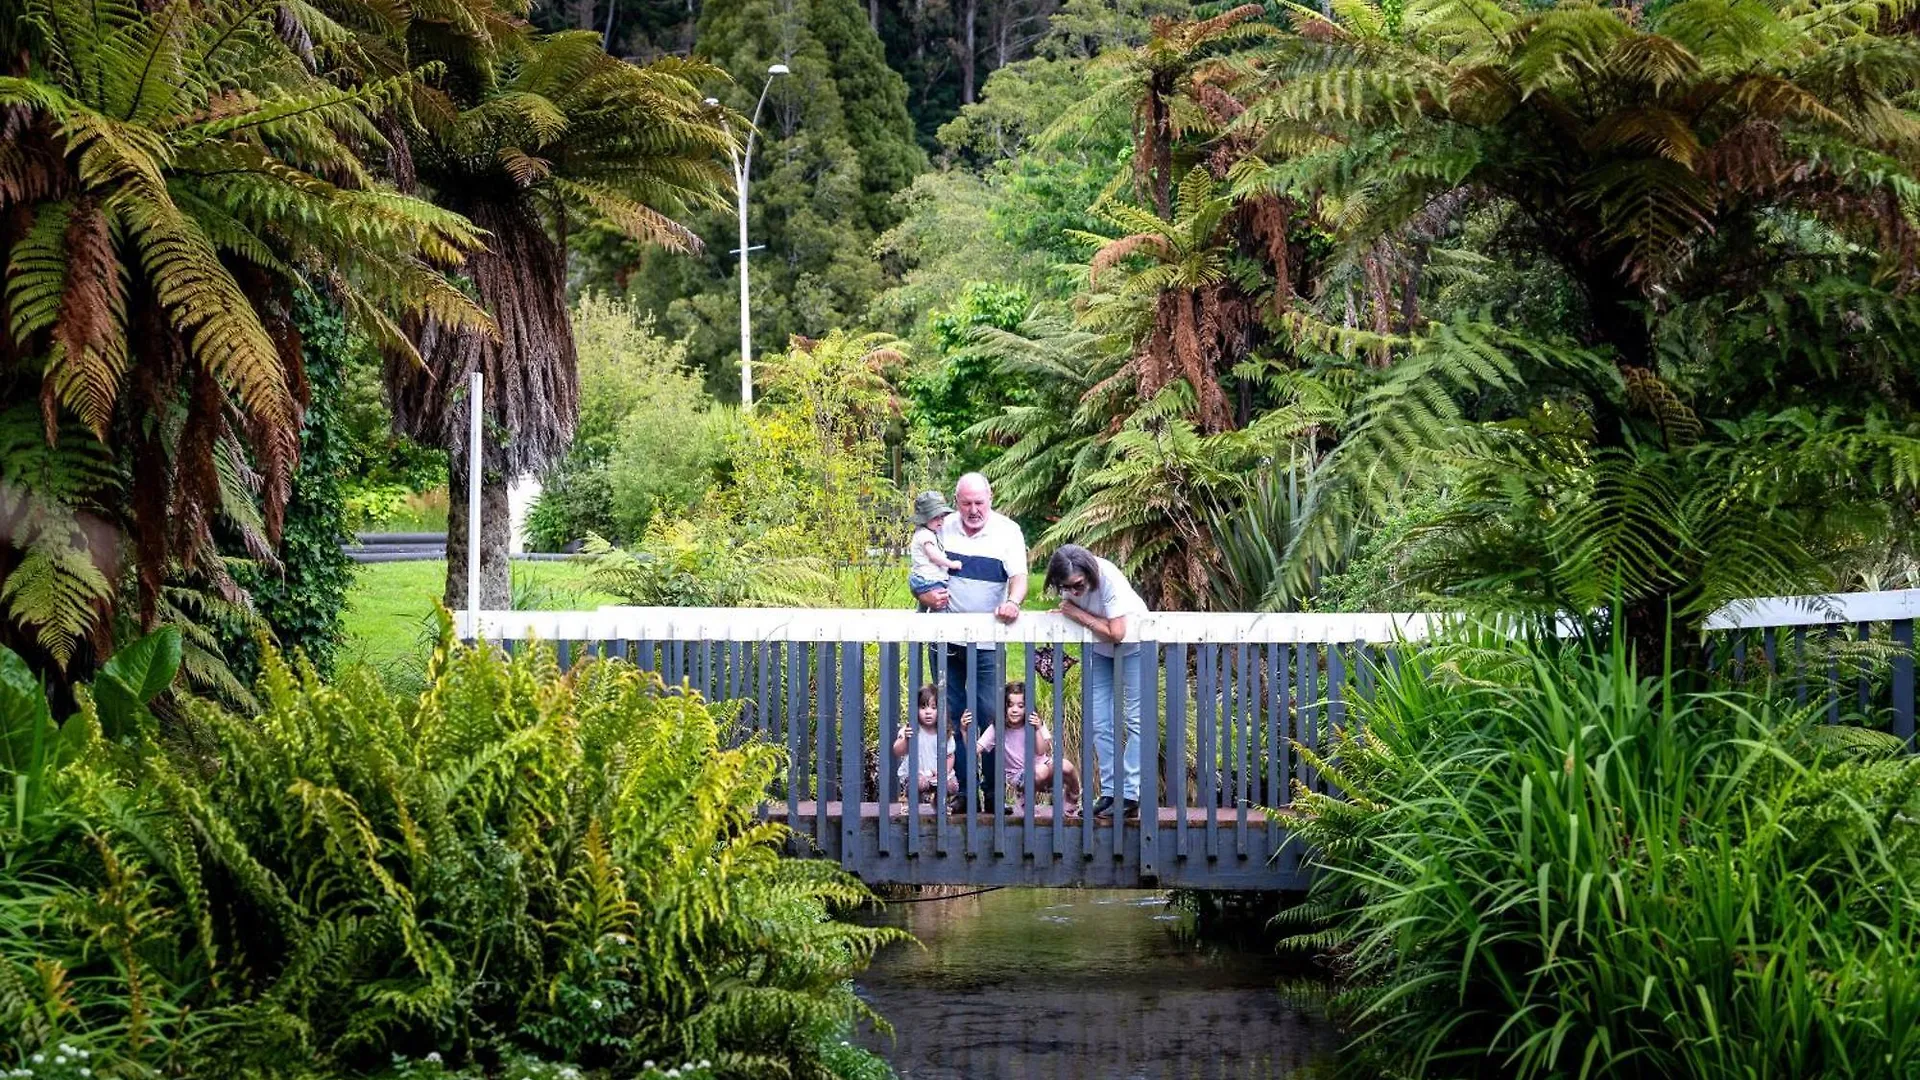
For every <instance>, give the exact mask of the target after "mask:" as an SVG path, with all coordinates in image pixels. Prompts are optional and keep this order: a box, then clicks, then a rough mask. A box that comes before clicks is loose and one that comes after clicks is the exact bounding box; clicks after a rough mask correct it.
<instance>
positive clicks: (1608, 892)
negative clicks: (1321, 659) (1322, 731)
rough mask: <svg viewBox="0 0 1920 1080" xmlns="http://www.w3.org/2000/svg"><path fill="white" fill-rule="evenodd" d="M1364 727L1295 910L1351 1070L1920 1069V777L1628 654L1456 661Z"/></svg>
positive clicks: (1894, 756)
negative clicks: (1331, 971) (1326, 963)
mask: <svg viewBox="0 0 1920 1080" xmlns="http://www.w3.org/2000/svg"><path fill="white" fill-rule="evenodd" d="M1353 708H1354V710H1355V713H1356V719H1357V721H1358V722H1357V723H1356V724H1354V725H1353V726H1351V727H1350V728H1349V729H1348V730H1346V731H1345V732H1342V733H1340V734H1339V735H1338V736H1337V737H1336V738H1335V739H1334V740H1333V742H1332V743H1330V744H1329V745H1328V746H1326V747H1323V748H1322V751H1321V752H1320V753H1319V754H1317V755H1316V754H1312V753H1311V752H1310V751H1303V752H1307V753H1308V754H1309V756H1310V757H1311V758H1312V761H1313V764H1314V765H1315V766H1316V767H1318V768H1319V769H1320V770H1321V771H1322V773H1323V774H1324V775H1325V776H1326V778H1327V779H1328V781H1329V783H1330V786H1331V789H1332V793H1331V794H1328V795H1322V794H1313V793H1306V792H1302V793H1301V794H1300V796H1299V798H1298V805H1299V806H1300V807H1301V808H1302V809H1303V810H1304V812H1305V817H1304V819H1303V820H1302V821H1301V822H1300V826H1299V830H1298V840H1299V842H1301V843H1303V844H1305V845H1307V847H1308V849H1309V850H1310V851H1311V852H1312V859H1313V861H1314V863H1315V865H1316V867H1317V871H1318V872H1317V876H1316V878H1315V884H1314V887H1313V891H1312V895H1311V897H1310V901H1309V903H1308V904H1307V905H1306V906H1304V907H1303V908H1300V909H1297V910H1296V911H1295V912H1294V913H1292V915H1291V918H1292V919H1294V920H1295V923H1296V925H1300V924H1302V923H1308V922H1311V923H1314V924H1317V928H1316V929H1313V930H1311V931H1309V932H1304V933H1301V934H1300V935H1298V936H1297V937H1295V938H1294V939H1293V940H1292V943H1293V944H1294V945H1296V946H1304V947H1310V948H1316V949H1320V950H1323V951H1325V952H1326V953H1327V955H1328V956H1329V957H1330V958H1331V960H1332V961H1333V962H1334V964H1335V966H1336V968H1337V969H1338V971H1339V972H1340V974H1341V976H1342V979H1343V983H1342V985H1343V987H1344V991H1343V993H1342V994H1341V995H1340V996H1339V998H1338V999H1337V1010H1338V1012H1339V1014H1340V1015H1341V1016H1342V1018H1343V1019H1344V1021H1345V1023H1346V1024H1347V1025H1348V1026H1349V1030H1350V1033H1351V1035H1352V1037H1353V1047H1352V1049H1353V1051H1354V1053H1353V1054H1352V1055H1351V1056H1350V1057H1349V1059H1348V1064H1349V1065H1351V1066H1352V1068H1353V1071H1354V1072H1356V1073H1360V1074H1365V1075H1403V1076H1422V1077H1495V1076H1498V1077H1546V1076H1553V1077H1562V1076H1564V1077H1588V1076H1594V1077H1601V1076H1605V1077H1700V1078H1728V1080H1731V1078H1735V1077H1740V1078H1765V1077H1797V1078H1806V1077H1868V1076H1871V1077H1912V1076H1920V907H1917V906H1916V896H1915V888H1916V884H1917V883H1920V841H1917V838H1920V833H1917V832H1916V830H1917V829H1920V826H1917V825H1916V821H1920V786H1916V784H1917V782H1920V760H1916V759H1914V758H1913V757H1910V756H1907V755H1905V754H1903V753H1900V752H1898V751H1889V750H1888V749H1887V748H1885V747H1884V746H1879V745H1878V744H1876V743H1874V742H1873V741H1871V740H1860V739H1854V740H1834V739H1831V738H1825V737H1822V735H1821V734H1820V733H1819V732H1818V731H1817V730H1816V729H1815V728H1814V727H1813V726H1812V724H1811V723H1810V717H1808V716H1807V715H1805V714H1804V713H1802V712H1799V711H1796V710H1795V709H1794V708H1793V707H1792V706H1791V704H1789V703H1783V702H1782V701H1780V700H1776V699H1774V698H1772V697H1769V696H1767V694H1766V693H1764V692H1728V691H1713V690H1701V689H1687V688H1684V687H1683V686H1682V685H1681V684H1680V683H1679V682H1678V681H1677V680H1676V679H1675V678H1674V677H1673V676H1672V675H1671V674H1666V675H1648V674H1644V673H1642V672H1639V671H1637V670H1636V669H1635V667H1634V665H1633V663H1632V662H1631V661H1630V660H1629V659H1628V658H1627V656H1626V655H1625V653H1624V651H1623V650H1622V649H1620V648H1618V647H1615V648H1613V649H1611V650H1608V649H1605V648H1594V647H1591V646H1584V645H1582V646H1571V647H1569V646H1565V645H1561V644H1558V643H1531V644H1530V643H1500V642H1497V641H1496V639H1493V638H1485V639H1480V640H1476V641H1471V642H1455V643H1453V644H1450V645H1442V646H1438V647H1436V648H1434V649H1432V650H1430V651H1429V652H1427V653H1426V654H1425V655H1424V656H1423V657H1422V658H1421V659H1420V660H1419V661H1417V662H1411V663H1407V664H1405V665H1403V666H1401V667H1400V668H1399V669H1398V670H1383V671H1381V672H1380V673H1379V680H1378V684H1377V688H1376V690H1375V692H1374V693H1373V695H1372V696H1371V697H1370V699H1367V700H1362V701H1358V702H1356V703H1354V705H1353Z"/></svg>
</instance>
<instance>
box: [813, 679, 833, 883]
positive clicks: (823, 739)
mask: <svg viewBox="0 0 1920 1080" xmlns="http://www.w3.org/2000/svg"><path fill="white" fill-rule="evenodd" d="M833 653H834V645H833V643H832V642H827V641H823V642H821V643H820V644H819V645H817V646H815V653H814V698H815V708H814V724H815V728H814V748H813V788H814V790H815V791H816V792H818V793H819V794H817V795H815V796H814V797H815V798H816V799H818V800H819V804H820V808H819V813H818V816H817V817H816V819H815V821H814V826H813V839H814V842H815V843H816V844H818V845H819V847H820V850H821V851H823V852H824V851H826V850H828V848H827V834H828V826H827V800H829V799H831V798H833V760H834V747H833V743H832V740H833V724H832V717H833V691H832V689H831V688H832V686H833V684H834V681H835V674H836V673H835V671H834V663H833V660H834V656H833Z"/></svg>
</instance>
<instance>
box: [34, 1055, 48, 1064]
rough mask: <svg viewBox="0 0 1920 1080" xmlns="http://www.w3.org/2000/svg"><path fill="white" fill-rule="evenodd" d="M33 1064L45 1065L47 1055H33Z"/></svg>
mask: <svg viewBox="0 0 1920 1080" xmlns="http://www.w3.org/2000/svg"><path fill="white" fill-rule="evenodd" d="M33 1063H34V1064H35V1065H45V1064H46V1063H47V1055H45V1054H35V1055H33Z"/></svg>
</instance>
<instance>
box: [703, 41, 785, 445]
mask: <svg viewBox="0 0 1920 1080" xmlns="http://www.w3.org/2000/svg"><path fill="white" fill-rule="evenodd" d="M785 74H787V65H785V64H774V65H773V66H771V67H769V68H767V81H766V83H765V84H763V85H762V86H761V87H760V100H759V101H756V102H754V104H753V119H752V120H751V121H750V122H749V123H748V126H747V143H746V146H745V147H743V148H741V149H740V150H734V149H732V148H729V149H728V150H727V153H728V155H729V156H731V157H732V158H733V191H734V204H735V206H736V207H737V208H738V210H739V212H740V407H741V408H744V409H751V408H753V317H752V315H751V314H750V311H749V308H748V306H747V305H748V298H747V252H748V251H749V250H751V249H750V248H749V247H748V246H747V173H748V171H749V170H751V169H752V168H753V143H754V140H755V139H756V138H757V137H758V136H759V134H760V109H761V107H762V106H764V105H766V103H767V91H768V90H771V89H773V80H774V78H775V77H776V76H780V75H785ZM707 104H709V105H718V104H720V102H719V101H718V100H717V99H715V98H708V99H707ZM721 124H722V126H725V124H726V121H725V120H722V121H721Z"/></svg>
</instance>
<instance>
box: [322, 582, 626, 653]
mask: <svg viewBox="0 0 1920 1080" xmlns="http://www.w3.org/2000/svg"><path fill="white" fill-rule="evenodd" d="M356 571H357V572H356V573H355V574H354V578H353V587H352V588H351V589H349V590H348V592H347V613H346V630H347V647H346V651H345V652H344V653H343V654H342V659H344V660H346V661H347V662H349V663H364V664H370V665H372V666H374V667H376V668H382V669H384V668H387V667H389V666H391V665H392V664H394V663H396V662H401V661H405V660H408V659H411V658H415V657H419V656H423V655H424V654H425V652H426V648H425V646H426V643H427V640H428V637H429V635H430V634H431V633H432V627H433V602H434V601H435V600H437V599H439V598H440V597H441V596H442V595H443V594H444V592H445V590H446V586H447V564H446V562H445V561H444V560H440V559H435V560H434V561H432V562H390V563H367V564H365V565H363V566H360V567H357V568H356ZM587 578H588V571H587V567H586V565H585V564H584V563H573V562H516V563H514V564H513V592H514V597H515V601H516V602H515V604H514V606H515V607H521V608H528V609H532V610H536V611H565V610H569V609H573V608H597V607H599V606H600V605H602V604H617V603H619V602H620V598H619V597H617V596H611V595H609V594H607V593H603V592H596V591H594V590H593V589H592V588H591V587H590V586H589V584H588V581H587Z"/></svg>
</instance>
